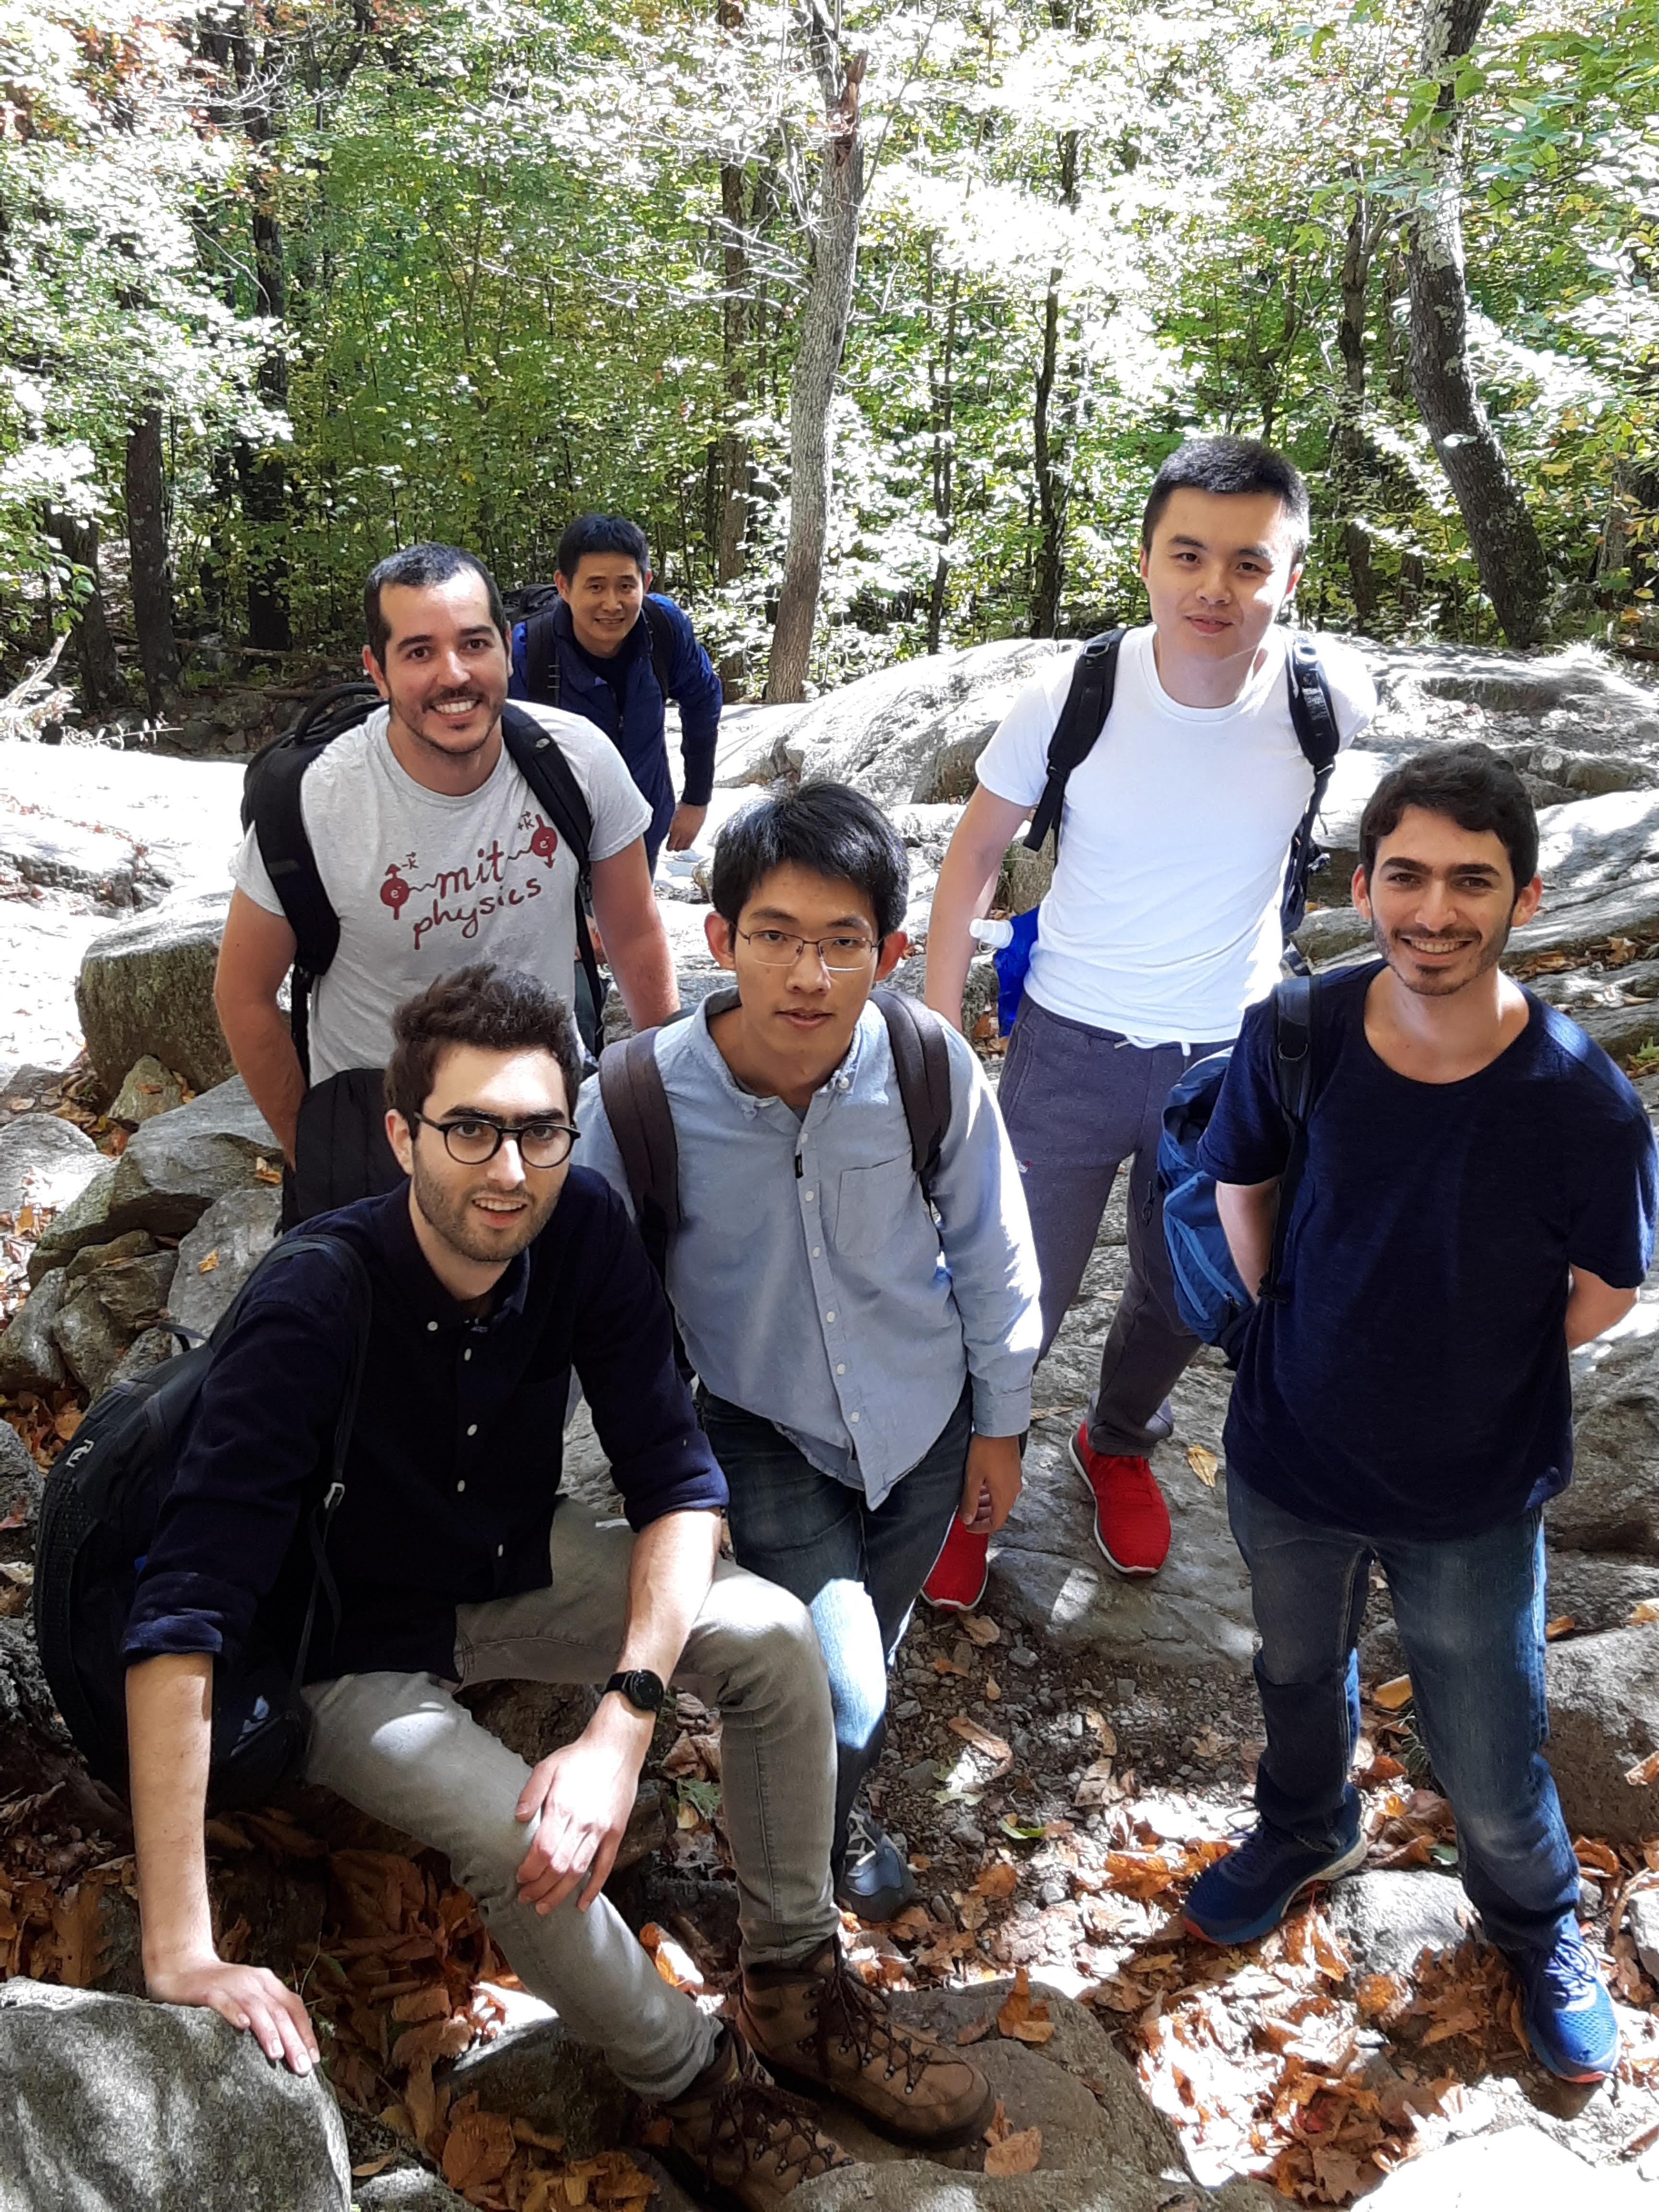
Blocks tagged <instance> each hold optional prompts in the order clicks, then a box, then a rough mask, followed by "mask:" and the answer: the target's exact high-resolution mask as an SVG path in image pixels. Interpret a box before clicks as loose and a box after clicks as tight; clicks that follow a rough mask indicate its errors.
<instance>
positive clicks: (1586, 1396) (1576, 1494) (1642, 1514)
mask: <svg viewBox="0 0 1659 2212" xmlns="http://www.w3.org/2000/svg"><path fill="white" fill-rule="evenodd" d="M1632 1322H1634V1323H1638V1324H1644V1325H1643V1326H1637V1327H1631V1326H1629V1325H1627V1327H1626V1332H1625V1333H1622V1334H1620V1335H1618V1336H1615V1337H1613V1339H1611V1340H1608V1341H1606V1342H1601V1343H1597V1344H1593V1345H1587V1346H1585V1347H1584V1348H1583V1351H1582V1352H1578V1353H1577V1355H1576V1356H1575V1358H1574V1360H1573V1363H1572V1364H1573V1474H1572V1483H1571V1487H1570V1488H1568V1489H1567V1490H1565V1491H1564V1492H1562V1494H1561V1496H1560V1497H1559V1498H1555V1499H1553V1501H1552V1502H1551V1504H1550V1507H1549V1510H1548V1516H1547V1517H1548V1525H1549V1538H1550V1542H1551V1544H1552V1546H1553V1547H1555V1548H1556V1549H1557V1550H1568V1551H1576V1552H1601V1553H1617V1554H1622V1555H1623V1556H1625V1557H1626V1558H1640V1559H1659V1326H1654V1327H1649V1326H1645V1324H1647V1323H1650V1322H1651V1323H1659V1304H1654V1303H1653V1302H1651V1301H1649V1300H1644V1302H1643V1303H1642V1304H1640V1305H1639V1306H1638V1308H1637V1310H1636V1313H1635V1314H1634V1315H1633V1316H1632Z"/></svg>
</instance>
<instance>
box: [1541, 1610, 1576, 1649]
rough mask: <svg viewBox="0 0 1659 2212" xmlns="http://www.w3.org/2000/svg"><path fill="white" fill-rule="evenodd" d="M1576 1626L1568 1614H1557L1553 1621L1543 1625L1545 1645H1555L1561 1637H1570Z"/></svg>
mask: <svg viewBox="0 0 1659 2212" xmlns="http://www.w3.org/2000/svg"><path fill="white" fill-rule="evenodd" d="M1577 1626H1578V1623H1577V1621H1576V1620H1574V1619H1573V1617H1572V1615H1571V1613H1557V1614H1556V1616H1555V1618H1554V1620H1547V1621H1546V1622H1545V1623H1544V1640H1545V1642H1546V1643H1547V1644H1554V1643H1557V1642H1559V1639H1560V1638H1562V1637H1564V1636H1571V1634H1572V1632H1573V1630H1574V1629H1575V1628H1577Z"/></svg>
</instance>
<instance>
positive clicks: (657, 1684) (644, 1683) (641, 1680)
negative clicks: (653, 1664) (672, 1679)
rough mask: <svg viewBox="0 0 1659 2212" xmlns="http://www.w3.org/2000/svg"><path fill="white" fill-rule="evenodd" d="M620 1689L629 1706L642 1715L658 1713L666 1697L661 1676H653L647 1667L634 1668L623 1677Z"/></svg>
mask: <svg viewBox="0 0 1659 2212" xmlns="http://www.w3.org/2000/svg"><path fill="white" fill-rule="evenodd" d="M620 1687H621V1690H622V1693H623V1697H625V1698H626V1699H627V1700H628V1702H629V1705H633V1706H634V1707H635V1708H636V1709H637V1711H640V1712H642V1713H655V1712H659V1711H661V1709H662V1704H663V1700H664V1699H665V1698H666V1696H667V1695H668V1692H667V1691H666V1690H665V1688H664V1687H663V1683H662V1678H661V1676H660V1675H658V1674H653V1673H652V1672H651V1669H650V1668H648V1667H635V1668H633V1669H632V1670H631V1671H630V1672H629V1673H628V1674H624V1675H623V1678H622V1682H621V1685H620Z"/></svg>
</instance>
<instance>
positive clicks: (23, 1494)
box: [0, 1421, 46, 1528]
mask: <svg viewBox="0 0 1659 2212" xmlns="http://www.w3.org/2000/svg"><path fill="white" fill-rule="evenodd" d="M45 1491H46V1477H45V1475H44V1474H41V1472H40V1468H38V1467H37V1466H36V1465H35V1464H34V1455H33V1452H31V1451H30V1449H29V1448H28V1446H27V1444H26V1443H24V1442H23V1439H22V1438H21V1437H20V1436H19V1435H18V1433H17V1431H16V1430H15V1428H13V1426H12V1425H11V1423H10V1422H9V1421H0V1528H6V1527H7V1526H8V1525H11V1526H15V1527H19V1528H33V1526H34V1524H35V1522H36V1520H37V1518H38V1517H39V1516H40V1500H41V1498H42V1496H43V1495H44V1494H45Z"/></svg>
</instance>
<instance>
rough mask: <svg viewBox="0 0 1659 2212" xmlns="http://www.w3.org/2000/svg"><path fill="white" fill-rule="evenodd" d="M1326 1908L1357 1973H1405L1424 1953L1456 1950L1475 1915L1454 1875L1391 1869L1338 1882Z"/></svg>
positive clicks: (1376, 1870)
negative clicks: (1419, 1955) (1427, 1951)
mask: <svg viewBox="0 0 1659 2212" xmlns="http://www.w3.org/2000/svg"><path fill="white" fill-rule="evenodd" d="M1326 1910H1327V1913H1328V1917H1329V1920H1330V1923H1331V1926H1332V1928H1333V1929H1334V1931H1335V1933H1336V1936H1337V1937H1338V1940H1339V1941H1340V1942H1341V1943H1342V1945H1343V1947H1344V1948H1345V1949H1346V1951H1347V1954H1348V1956H1349V1957H1350V1958H1351V1959H1352V1960H1353V1962H1354V1972H1355V1973H1356V1974H1393V1973H1404V1972H1407V1970H1408V1969H1409V1968H1410V1967H1411V1966H1413V1965H1414V1964H1415V1962H1416V1960H1417V1957H1418V1954H1419V1953H1420V1952H1422V1951H1424V1950H1425V1949H1427V1950H1430V1951H1455V1949H1456V1948H1457V1947H1458V1945H1459V1944H1460V1943H1462V1942H1465V1941H1466V1940H1467V1938H1468V1935H1469V1931H1470V1929H1471V1928H1472V1927H1473V1925H1474V1917H1475V1916H1474V1907H1473V1906H1472V1905H1470V1903H1469V1901H1468V1899H1467V1898H1466V1897H1465V1896H1464V1894H1463V1885H1462V1882H1460V1881H1457V1880H1456V1879H1455V1876H1453V1875H1443V1874H1427V1873H1416V1872H1411V1871H1406V1870H1400V1869H1388V1868H1382V1869H1372V1870H1370V1871H1362V1872H1360V1873H1358V1874H1356V1875H1349V1876H1348V1877H1347V1878H1346V1880H1345V1881H1339V1882H1335V1883H1334V1884H1333V1885H1332V1887H1331V1893H1330V1896H1329V1899H1328V1901H1327V1906H1326Z"/></svg>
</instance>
